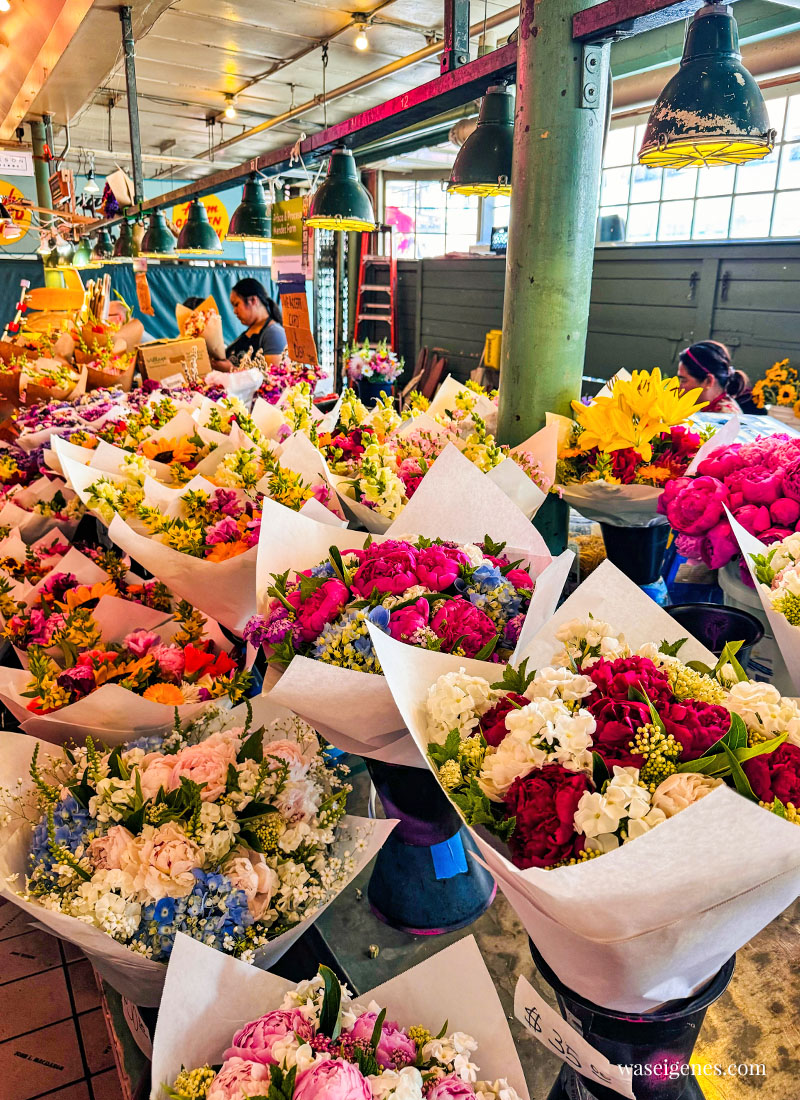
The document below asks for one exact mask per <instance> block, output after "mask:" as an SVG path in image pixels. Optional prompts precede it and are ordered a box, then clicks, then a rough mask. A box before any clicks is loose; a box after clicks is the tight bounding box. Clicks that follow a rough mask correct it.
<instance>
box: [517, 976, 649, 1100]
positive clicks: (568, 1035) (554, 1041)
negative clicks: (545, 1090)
mask: <svg viewBox="0 0 800 1100" xmlns="http://www.w3.org/2000/svg"><path fill="white" fill-rule="evenodd" d="M514 1015H515V1016H516V1017H517V1019H518V1020H519V1021H520V1023H522V1024H524V1026H525V1028H526V1029H527V1030H528V1031H530V1032H531V1034H532V1035H535V1036H536V1038H537V1039H538V1040H539V1042H540V1043H541V1044H542V1046H544V1047H547V1049H548V1050H549V1051H551V1052H552V1053H553V1054H555V1056H556V1057H557V1058H560V1059H561V1061H562V1062H566V1064H567V1065H568V1066H572V1068H573V1069H574V1070H575V1072H576V1073H579V1074H580V1075H581V1076H582V1077H585V1078H586V1080H587V1081H593V1082H594V1083H595V1084H598V1085H604V1086H605V1087H606V1088H608V1089H613V1090H614V1091H615V1092H618V1093H619V1094H620V1096H627V1097H628V1100H636V1098H635V1096H634V1093H633V1087H632V1084H631V1081H630V1078H628V1077H626V1076H625V1075H624V1074H623V1072H622V1070H620V1068H619V1066H615V1065H613V1064H612V1063H611V1062H609V1060H608V1058H606V1057H605V1055H603V1054H601V1053H600V1051H599V1050H595V1049H594V1047H593V1046H591V1045H590V1044H589V1043H587V1042H586V1040H585V1039H584V1037H583V1036H582V1035H581V1034H579V1032H577V1031H576V1030H575V1028H574V1027H572V1026H571V1025H570V1024H568V1023H567V1021H566V1020H564V1019H563V1018H562V1017H561V1016H559V1014H558V1013H557V1012H556V1011H554V1009H552V1008H551V1007H550V1005H549V1004H548V1003H547V1002H546V1001H545V1000H543V998H542V997H541V996H540V995H539V994H538V993H537V992H536V990H535V989H534V988H533V986H532V985H531V984H530V982H528V981H526V980H525V978H523V977H521V976H520V978H519V979H518V980H517V988H516V991H515V993H514Z"/></svg>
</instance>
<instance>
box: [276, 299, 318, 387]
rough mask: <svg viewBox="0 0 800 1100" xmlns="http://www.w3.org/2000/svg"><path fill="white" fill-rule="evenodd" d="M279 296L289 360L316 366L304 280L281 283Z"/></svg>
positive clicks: (315, 347) (314, 344) (316, 359)
mask: <svg viewBox="0 0 800 1100" xmlns="http://www.w3.org/2000/svg"><path fill="white" fill-rule="evenodd" d="M280 295H281V309H282V310H283V327H284V329H285V331H286V343H287V345H288V348H289V358H290V359H291V360H292V361H293V362H295V363H311V364H313V365H314V366H316V365H317V364H318V363H319V359H318V358H317V345H316V343H315V342H314V337H313V335H312V333H311V321H310V319H309V316H308V298H307V296H306V288H305V280H300V281H293V282H290V283H289V282H282V283H281V284H280Z"/></svg>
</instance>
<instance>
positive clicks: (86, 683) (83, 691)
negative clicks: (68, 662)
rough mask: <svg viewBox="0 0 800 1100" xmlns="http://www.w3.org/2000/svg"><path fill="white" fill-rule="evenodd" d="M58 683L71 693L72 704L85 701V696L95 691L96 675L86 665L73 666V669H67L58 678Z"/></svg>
mask: <svg viewBox="0 0 800 1100" xmlns="http://www.w3.org/2000/svg"><path fill="white" fill-rule="evenodd" d="M56 683H57V684H58V686H59V687H61V688H64V690H65V691H68V692H69V693H70V695H71V697H72V699H71V702H74V701H75V700H76V699H83V698H84V696H86V695H89V694H90V692H92V691H94V689H95V679H94V673H93V672H92V670H91V669H90V668H86V667H85V666H84V665H73V666H72V668H65V669H64V671H63V672H60V673H59V674H58V676H57V677H56Z"/></svg>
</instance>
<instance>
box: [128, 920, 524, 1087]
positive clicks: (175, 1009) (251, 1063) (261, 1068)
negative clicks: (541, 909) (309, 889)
mask: <svg viewBox="0 0 800 1100" xmlns="http://www.w3.org/2000/svg"><path fill="white" fill-rule="evenodd" d="M220 1005H224V1011H222V1012H221V1011H220ZM152 1081H153V1086H152V1092H151V1094H150V1095H151V1100H167V1098H168V1097H169V1098H170V1100H244V1098H245V1097H250V1096H252V1097H254V1098H255V1097H262V1096H263V1097H266V1096H268V1095H269V1096H270V1097H273V1096H274V1097H280V1098H281V1100H423V1098H425V1100H528V1090H527V1088H526V1086H525V1079H524V1077H523V1074H522V1069H521V1066H520V1064H519V1058H518V1056H517V1053H516V1050H515V1048H514V1041H513V1039H512V1037H511V1033H510V1032H509V1029H508V1024H507V1023H506V1020H505V1016H504V1013H503V1008H502V1005H501V1003H500V1000H499V998H498V996H497V992H496V990H495V988H494V984H493V982H492V979H491V977H490V975H489V973H488V971H487V969H486V965H485V963H484V961H483V959H482V957H481V954H480V951H479V950H478V947H477V945H476V943H475V940H474V939H473V937H472V936H467V937H466V938H464V939H462V940H459V941H458V942H457V943H455V944H453V945H452V946H451V947H448V948H445V950H443V951H440V952H439V953H438V954H436V955H434V956H433V957H431V958H429V959H427V960H426V961H425V962H422V963H420V964H419V965H417V966H415V967H413V968H412V969H411V970H408V971H406V972H405V973H404V974H400V975H398V976H397V977H395V978H392V979H391V980H390V981H388V982H386V983H384V984H383V985H381V986H379V987H378V988H377V989H373V990H370V991H369V992H367V993H365V994H364V995H363V996H362V997H358V998H355V997H354V996H353V994H352V993H351V992H350V990H348V989H347V987H346V986H344V985H341V984H340V982H339V981H338V980H337V978H336V976H335V975H334V974H333V972H332V971H331V970H330V969H328V968H327V967H324V966H321V967H320V968H319V973H318V974H317V975H316V976H314V977H313V978H310V979H309V980H307V981H303V982H300V984H299V985H297V986H295V985H293V984H292V983H291V982H288V981H286V980H285V979H283V978H279V977H278V976H277V975H275V974H265V973H263V972H262V971H259V970H255V969H254V968H252V967H248V966H246V965H245V964H243V963H241V962H239V961H237V960H236V959H230V958H226V957H224V956H222V955H220V954H219V953H217V952H212V951H210V950H209V949H208V948H206V947H204V946H203V945H202V944H200V943H197V942H195V941H193V940H191V939H189V938H188V937H186V936H182V935H179V936H178V938H177V941H176V943H175V949H174V951H173V953H172V957H171V959H170V964H169V970H168V972H167V981H166V985H165V988H164V997H163V1000H162V1003H161V1011H160V1013H159V1018H158V1025H157V1027H156V1034H155V1041H154V1044H153V1070H152Z"/></svg>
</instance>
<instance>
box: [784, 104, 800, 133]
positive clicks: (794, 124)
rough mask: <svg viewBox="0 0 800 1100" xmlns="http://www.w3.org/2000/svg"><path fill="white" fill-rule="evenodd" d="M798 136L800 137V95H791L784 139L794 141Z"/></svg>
mask: <svg viewBox="0 0 800 1100" xmlns="http://www.w3.org/2000/svg"><path fill="white" fill-rule="evenodd" d="M796 138H800V95H791V96H789V102H788V105H787V111H786V127H785V129H784V131H783V140H784V141H794V140H795V139H796Z"/></svg>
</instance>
